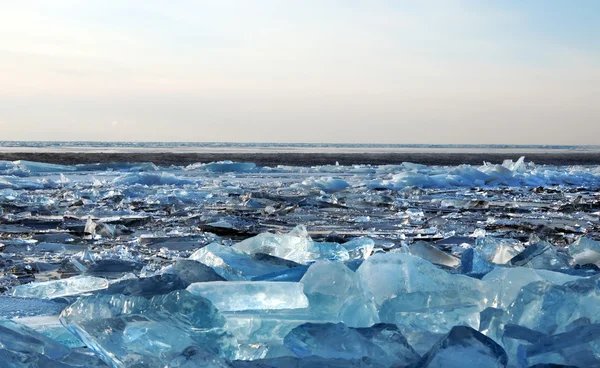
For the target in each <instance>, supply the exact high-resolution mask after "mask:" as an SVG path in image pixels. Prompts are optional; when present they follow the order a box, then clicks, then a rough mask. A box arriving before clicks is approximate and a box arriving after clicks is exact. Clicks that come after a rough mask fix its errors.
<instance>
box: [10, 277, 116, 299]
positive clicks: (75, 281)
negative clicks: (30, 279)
mask: <svg viewBox="0 0 600 368" xmlns="http://www.w3.org/2000/svg"><path fill="white" fill-rule="evenodd" d="M107 287H108V281H107V280H106V279H103V278H100V277H93V276H80V277H71V278H69V279H64V280H55V281H46V282H36V283H31V284H27V285H21V286H17V287H15V288H14V289H12V291H11V295H12V296H17V297H22V298H40V299H52V298H59V297H64V296H70V295H79V294H84V293H88V292H91V291H96V290H101V289H106V288H107Z"/></svg>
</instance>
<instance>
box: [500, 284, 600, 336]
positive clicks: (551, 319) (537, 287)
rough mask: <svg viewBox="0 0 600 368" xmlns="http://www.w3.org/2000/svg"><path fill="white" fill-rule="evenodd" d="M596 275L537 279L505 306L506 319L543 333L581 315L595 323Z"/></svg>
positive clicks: (599, 295) (598, 294)
mask: <svg viewBox="0 0 600 368" xmlns="http://www.w3.org/2000/svg"><path fill="white" fill-rule="evenodd" d="M598 277H599V276H594V277H588V278H581V279H578V280H575V281H570V282H567V283H564V284H562V285H555V284H552V283H550V282H547V281H537V282H532V283H530V284H528V285H526V286H524V287H523V288H522V289H521V291H520V292H519V294H518V296H517V298H516V300H515V301H514V302H513V303H512V304H511V305H510V306H509V307H508V314H509V316H510V323H513V324H516V325H520V326H523V327H527V328H530V329H532V330H536V331H540V332H542V333H545V334H556V333H562V332H565V330H566V329H567V328H568V327H569V325H570V324H571V323H573V322H574V321H576V320H578V319H581V318H588V319H589V320H590V322H591V323H599V322H600V320H599V316H598V308H597V306H598V303H600V289H599V288H598Z"/></svg>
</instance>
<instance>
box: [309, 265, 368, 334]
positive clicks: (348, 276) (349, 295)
mask: <svg viewBox="0 0 600 368" xmlns="http://www.w3.org/2000/svg"><path fill="white" fill-rule="evenodd" d="M300 282H301V283H302V284H303V285H304V292H305V293H306V295H307V297H308V300H309V302H310V310H311V312H312V313H313V314H315V315H323V316H328V317H326V318H332V319H333V320H335V321H341V322H344V323H345V324H347V325H349V326H352V327H367V326H371V325H373V324H375V323H377V322H379V318H378V316H377V310H376V309H375V305H374V304H373V301H372V300H371V298H370V295H368V294H367V293H366V292H365V291H364V289H363V288H362V285H361V284H360V281H359V279H358V276H357V275H356V274H355V273H354V272H352V271H351V270H350V269H349V268H348V267H346V266H345V265H344V264H343V263H340V262H331V261H326V260H322V261H317V262H315V263H314V264H312V265H311V266H310V267H309V269H308V271H307V272H306V274H305V275H304V277H303V278H302V280H300Z"/></svg>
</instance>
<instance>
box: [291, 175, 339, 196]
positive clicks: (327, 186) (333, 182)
mask: <svg viewBox="0 0 600 368" xmlns="http://www.w3.org/2000/svg"><path fill="white" fill-rule="evenodd" d="M302 184H304V185H307V186H314V187H316V188H318V189H320V190H322V191H324V192H325V193H335V192H339V191H342V190H344V189H346V188H348V187H349V186H350V184H348V182H347V181H345V180H342V179H336V178H332V177H331V176H329V177H323V178H319V179H314V178H311V179H308V180H305V181H304V182H303V183H302Z"/></svg>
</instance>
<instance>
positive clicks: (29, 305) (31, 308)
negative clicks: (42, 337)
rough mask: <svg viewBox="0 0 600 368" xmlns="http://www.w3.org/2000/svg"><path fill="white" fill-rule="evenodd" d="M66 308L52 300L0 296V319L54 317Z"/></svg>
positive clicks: (64, 305)
mask: <svg viewBox="0 0 600 368" xmlns="http://www.w3.org/2000/svg"><path fill="white" fill-rule="evenodd" d="M66 306H67V305H66V304H63V303H57V302H54V301H52V300H45V299H36V298H16V297H10V296H0V318H14V317H32V316H47V315H54V314H59V313H60V312H61V311H62V310H63V309H64V308H65V307H66Z"/></svg>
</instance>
